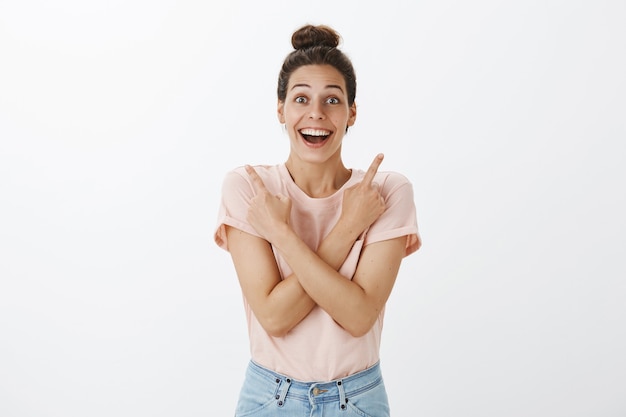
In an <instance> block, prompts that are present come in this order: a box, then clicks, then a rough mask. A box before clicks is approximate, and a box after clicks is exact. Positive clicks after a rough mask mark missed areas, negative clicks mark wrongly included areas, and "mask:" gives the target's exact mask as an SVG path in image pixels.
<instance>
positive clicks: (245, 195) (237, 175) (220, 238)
mask: <svg viewBox="0 0 626 417" xmlns="http://www.w3.org/2000/svg"><path fill="white" fill-rule="evenodd" d="M253 195H254V190H253V188H252V184H251V183H250V180H249V179H248V177H247V176H245V175H244V174H243V173H242V171H241V170H233V171H230V172H229V173H227V174H226V176H225V177H224V180H223V182H222V198H221V201H220V207H219V210H218V215H217V227H216V229H215V234H214V236H213V238H214V240H215V243H216V244H217V245H218V246H219V247H220V248H222V249H224V250H228V241H227V238H226V226H231V227H234V228H237V229H239V230H242V231H244V232H246V233H250V234H251V235H254V236H259V234H258V233H257V232H256V231H255V230H254V228H253V227H252V226H251V225H250V224H249V223H248V221H247V220H246V216H247V214H248V207H249V206H250V199H251V198H252V196H253Z"/></svg>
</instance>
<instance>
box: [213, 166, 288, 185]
mask: <svg viewBox="0 0 626 417" xmlns="http://www.w3.org/2000/svg"><path fill="white" fill-rule="evenodd" d="M252 168H254V170H255V171H256V173H257V174H258V175H259V177H261V179H262V180H263V183H264V184H265V186H266V187H268V188H270V187H269V186H270V185H271V184H273V183H280V182H281V179H282V171H281V169H280V166H279V165H253V166H252ZM223 187H224V189H233V188H249V189H252V181H251V179H250V176H249V175H248V173H247V172H246V169H245V167H244V166H238V167H236V168H233V169H232V170H230V171H228V172H227V173H226V175H225V176H224V181H223Z"/></svg>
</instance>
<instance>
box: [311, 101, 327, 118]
mask: <svg viewBox="0 0 626 417" xmlns="http://www.w3.org/2000/svg"><path fill="white" fill-rule="evenodd" d="M324 117H325V115H324V109H323V108H322V105H321V104H320V103H311V107H310V108H309V119H315V120H320V119H323V118H324Z"/></svg>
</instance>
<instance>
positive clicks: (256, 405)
mask: <svg viewBox="0 0 626 417" xmlns="http://www.w3.org/2000/svg"><path fill="white" fill-rule="evenodd" d="M280 416H289V417H320V416H324V417H354V416H359V417H389V402H388V400H387V391H386V390H385V384H384V382H383V377H382V374H381V371H380V365H379V364H378V363H377V364H376V365H374V366H372V367H371V368H368V369H366V370H364V371H361V372H358V373H356V374H354V375H350V376H348V377H346V378H342V379H338V380H335V381H330V382H301V381H296V380H294V379H292V378H289V377H288V376H286V375H281V374H277V373H276V372H273V371H270V370H269V369H266V368H264V367H262V366H260V365H258V364H256V363H255V362H253V361H250V364H249V365H248V369H247V371H246V378H245V380H244V383H243V387H242V388H241V393H240V395H239V401H238V403H237V410H236V412H235V417H280Z"/></svg>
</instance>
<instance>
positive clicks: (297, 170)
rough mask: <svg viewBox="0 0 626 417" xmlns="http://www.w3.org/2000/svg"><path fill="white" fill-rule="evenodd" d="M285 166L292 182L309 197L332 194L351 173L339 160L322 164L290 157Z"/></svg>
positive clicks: (321, 196)
mask: <svg viewBox="0 0 626 417" xmlns="http://www.w3.org/2000/svg"><path fill="white" fill-rule="evenodd" d="M285 167H287V170H288V171H289V175H291V179H292V180H293V182H294V183H296V185H297V186H298V187H299V188H300V189H301V190H302V191H304V192H305V193H306V194H307V195H308V196H309V197H313V198H323V197H328V196H331V195H333V194H334V193H335V192H337V190H339V189H340V188H341V187H342V186H343V185H344V184H345V183H346V182H347V181H348V180H349V179H350V176H351V175H352V171H350V170H349V169H347V168H346V167H345V166H344V165H343V162H342V161H341V160H338V161H336V162H331V161H328V162H327V163H324V164H314V163H305V162H296V161H294V160H293V159H292V158H291V157H290V158H289V159H288V160H287V162H285Z"/></svg>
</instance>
